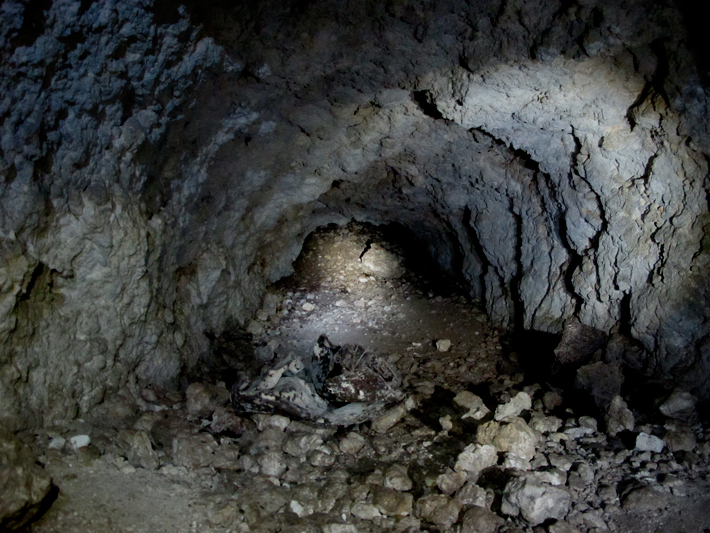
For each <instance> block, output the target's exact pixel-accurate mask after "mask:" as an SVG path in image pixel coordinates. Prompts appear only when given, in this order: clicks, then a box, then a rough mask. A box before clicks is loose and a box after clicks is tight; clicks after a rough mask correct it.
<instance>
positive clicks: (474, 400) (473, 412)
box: [454, 391, 490, 420]
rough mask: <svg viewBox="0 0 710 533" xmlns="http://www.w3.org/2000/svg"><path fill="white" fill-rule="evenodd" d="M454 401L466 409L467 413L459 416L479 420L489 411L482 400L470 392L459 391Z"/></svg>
mask: <svg viewBox="0 0 710 533" xmlns="http://www.w3.org/2000/svg"><path fill="white" fill-rule="evenodd" d="M454 403H456V404H457V405H460V406H461V407H465V408H466V409H468V413H466V414H465V415H463V416H462V417H461V418H473V419H474V420H481V419H482V418H484V417H485V416H486V415H487V414H488V413H490V409H488V407H486V404H484V403H483V400H482V399H481V398H480V397H479V396H476V395H475V394H473V393H472V392H468V391H463V392H459V393H458V394H457V395H456V397H455V398H454Z"/></svg>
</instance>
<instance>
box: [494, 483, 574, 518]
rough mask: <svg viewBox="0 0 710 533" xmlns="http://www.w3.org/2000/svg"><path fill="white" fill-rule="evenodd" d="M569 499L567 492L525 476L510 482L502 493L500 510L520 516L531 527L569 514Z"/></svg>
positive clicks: (510, 514)
mask: <svg viewBox="0 0 710 533" xmlns="http://www.w3.org/2000/svg"><path fill="white" fill-rule="evenodd" d="M570 503H571V497H570V494H569V492H568V491H567V490H565V489H563V488H561V487H555V486H552V485H548V484H546V483H541V482H539V481H537V480H535V479H534V478H531V477H529V476H527V475H524V476H522V477H519V478H517V479H514V480H512V481H510V482H509V483H508V484H507V485H506V487H505V491H504V492H503V504H502V507H501V510H502V511H503V513H504V514H507V515H509V516H518V515H519V514H520V515H522V517H523V519H524V520H525V521H526V522H528V523H529V524H530V525H532V526H536V525H538V524H542V523H543V522H544V521H545V520H548V519H551V518H554V519H557V520H561V519H562V518H564V517H565V516H567V513H568V512H569V506H570Z"/></svg>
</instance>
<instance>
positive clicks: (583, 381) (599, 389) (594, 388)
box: [574, 361, 624, 409]
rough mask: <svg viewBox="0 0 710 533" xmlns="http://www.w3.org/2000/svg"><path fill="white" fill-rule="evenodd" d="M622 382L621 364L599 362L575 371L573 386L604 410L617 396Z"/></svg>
mask: <svg viewBox="0 0 710 533" xmlns="http://www.w3.org/2000/svg"><path fill="white" fill-rule="evenodd" d="M623 382H624V374H623V372H622V371H621V363H605V362H603V361H599V362H596V363H592V364H591V365H586V366H583V367H581V368H580V369H579V370H577V376H576V378H575V382H574V384H575V387H576V388H578V389H581V390H584V391H587V392H588V393H589V394H590V395H591V396H592V398H593V399H594V402H595V403H596V404H597V406H598V407H600V408H602V409H606V408H607V407H608V406H609V404H611V401H612V399H613V398H614V397H615V396H618V395H619V393H620V391H621V385H622V383H623Z"/></svg>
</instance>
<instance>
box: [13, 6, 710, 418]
mask: <svg viewBox="0 0 710 533" xmlns="http://www.w3.org/2000/svg"><path fill="white" fill-rule="evenodd" d="M0 9H1V10H2V16H1V17H0V49H1V50H2V64H3V65H2V72H1V79H0V91H1V92H2V94H3V99H2V102H0V117H2V118H1V119H0V120H1V125H0V150H1V152H0V177H1V181H0V202H1V205H2V209H0V241H1V242H2V247H1V248H0V250H1V253H0V258H1V259H0V275H1V277H0V279H2V283H0V419H2V421H3V423H5V424H7V425H8V426H10V427H13V426H19V425H33V424H38V423H41V422H45V423H49V422H52V421H55V420H59V419H62V418H66V417H72V416H75V415H77V414H79V413H82V412H86V411H87V410H90V409H91V408H92V407H93V406H94V405H96V404H97V403H99V402H100V401H101V400H102V399H103V398H104V397H105V396H106V395H108V394H111V393H112V392H115V391H116V390H118V389H120V388H122V387H126V386H128V387H131V386H133V385H134V384H135V383H145V382H150V383H155V384H158V385H161V386H168V385H171V384H175V383H176V379H177V377H178V376H179V375H180V373H181V372H183V371H186V370H189V369H190V368H191V367H193V366H195V365H196V364H198V363H199V362H200V360H201V359H205V358H209V343H208V340H207V337H206V336H205V332H212V333H219V332H221V331H222V330H223V329H225V328H226V327H228V326H229V325H230V324H234V323H238V322H244V321H245V320H246V319H247V318H248V317H249V315H250V313H251V312H252V311H253V310H254V309H256V307H257V305H258V303H259V300H260V298H261V296H262V294H263V290H264V287H265V284H266V283H268V282H269V281H273V280H275V279H278V278H280V277H281V276H283V275H285V274H287V273H288V272H289V270H290V265H291V262H292V261H293V260H294V259H295V257H296V256H297V254H298V251H299V249H300V246H301V243H302V242H303V239H304V238H305V236H306V235H307V234H308V233H309V232H310V231H311V230H312V229H314V228H315V227H316V226H318V225H320V224H323V223H327V222H343V221H346V220H348V219H350V218H356V219H359V220H363V221H369V222H373V223H388V222H398V223H400V224H402V225H404V226H406V227H408V228H409V229H410V230H411V231H412V232H413V233H414V234H415V235H416V236H417V237H418V238H419V239H420V240H421V241H422V242H423V243H424V244H425V245H426V246H428V248H429V251H430V253H431V255H432V256H433V257H435V258H436V260H437V261H438V262H439V264H440V266H441V267H442V268H443V269H444V270H447V271H449V272H451V273H453V274H459V275H461V276H463V278H464V279H465V280H466V281H467V282H468V284H469V288H470V291H471V294H472V295H473V296H475V297H478V298H480V299H482V300H484V301H485V304H486V307H487V309H488V311H489V313H490V315H491V317H492V318H493V319H494V320H495V321H496V322H497V323H498V324H500V325H502V326H507V327H518V328H526V329H535V330H542V331H547V332H555V333H558V332H560V331H561V330H562V328H563V325H564V324H565V322H566V321H567V320H568V319H570V318H572V317H576V318H577V319H579V320H580V321H581V323H583V324H585V325H587V326H590V327H594V328H597V329H599V330H602V331H604V332H605V333H608V334H611V336H612V342H614V343H615V344H614V345H615V346H629V350H632V351H634V353H637V352H638V351H639V350H641V351H642V352H643V353H644V354H645V356H644V358H643V361H642V364H643V365H645V368H644V369H645V370H646V371H648V372H652V373H656V374H658V375H661V376H664V377H667V378H672V379H676V380H682V381H683V382H684V384H685V387H686V388H690V389H692V390H693V392H695V393H697V394H698V395H699V396H701V397H703V396H704V397H707V394H708V390H710V386H709V385H708V382H707V380H708V377H707V376H709V375H710V372H708V370H709V368H708V367H709V366H710V343H709V342H708V327H709V326H708V322H709V321H708V318H709V317H708V313H709V312H710V311H708V309H710V307H709V306H708V301H709V299H710V296H709V294H708V291H709V290H710V288H709V284H708V273H709V272H710V267H709V264H710V263H709V261H710V254H709V253H708V252H709V248H708V237H707V235H708V228H709V224H710V218H709V216H708V198H709V197H710V194H709V193H708V190H709V189H710V185H709V184H708V180H707V175H708V155H707V154H708V153H710V152H709V151H708V146H709V139H710V132H709V131H708V122H707V115H708V97H707V89H706V85H704V81H703V80H704V79H705V78H706V77H707V73H705V72H703V70H702V69H700V70H699V69H698V65H701V66H702V65H705V63H704V62H703V61H700V62H699V63H697V62H696V61H695V59H696V58H695V56H694V54H695V52H696V51H697V50H702V49H703V48H702V47H698V40H699V39H701V38H702V37H701V36H699V35H698V34H697V33H690V34H689V33H688V32H687V31H686V30H685V27H686V26H685V22H684V17H686V18H689V19H692V18H693V14H692V13H681V12H679V11H678V9H677V8H676V7H675V4H674V3H672V2H670V1H669V2H661V3H658V2H643V1H642V2H636V3H633V4H632V5H626V4H624V5H619V4H618V3H617V2H612V1H611V0H608V1H603V0H598V1H595V0H584V1H581V0H580V1H579V2H570V3H560V2H557V1H553V0H549V1H544V2H525V1H504V2H499V1H496V0H491V1H481V2H475V3H474V4H473V5H469V3H466V2H460V1H458V0H448V1H444V2H428V1H425V0H421V1H406V0H398V1H392V2H387V3H382V2H366V3H364V4H362V5H357V6H352V5H350V4H346V3H343V4H342V5H341V3H337V2H336V3H332V2H319V1H315V2H309V3H302V2H295V1H294V2H276V1H273V2H272V1H267V2H258V3H256V4H254V3H249V2H244V3H233V2H219V1H214V2H205V1H203V2H194V1H187V2H185V5H184V6H179V4H178V3H172V2H168V1H165V0H156V1H154V2H153V1H141V0H127V1H120V2H118V1H106V2H95V3H90V2H82V1H79V0H55V1H53V2H52V1H50V0H30V1H26V2H22V1H19V0H6V1H5V2H3V3H2V6H0ZM688 27H690V28H691V29H694V28H695V26H688ZM702 68H705V67H702ZM622 351H623V350H622ZM622 356H623V354H622Z"/></svg>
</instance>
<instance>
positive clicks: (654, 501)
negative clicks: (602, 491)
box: [621, 485, 668, 512]
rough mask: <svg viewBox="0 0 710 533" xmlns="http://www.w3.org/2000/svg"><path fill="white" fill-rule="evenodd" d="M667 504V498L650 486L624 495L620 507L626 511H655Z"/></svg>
mask: <svg viewBox="0 0 710 533" xmlns="http://www.w3.org/2000/svg"><path fill="white" fill-rule="evenodd" d="M667 503H668V498H667V496H666V495H665V494H663V493H662V492H660V491H658V490H656V489H654V488H653V487H651V486H648V485H646V486H643V487H638V488H635V489H633V490H631V491H629V492H628V493H627V494H626V495H624V497H623V499H622V502H621V507H622V508H623V509H625V510H627V511H644V512H646V511H656V510H658V509H662V508H664V507H665V506H666V504H667Z"/></svg>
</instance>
